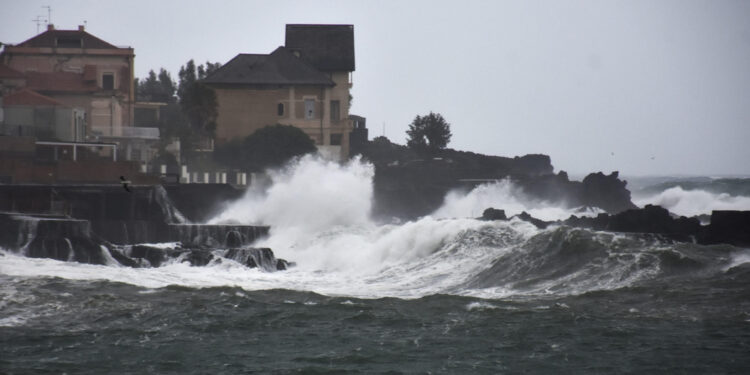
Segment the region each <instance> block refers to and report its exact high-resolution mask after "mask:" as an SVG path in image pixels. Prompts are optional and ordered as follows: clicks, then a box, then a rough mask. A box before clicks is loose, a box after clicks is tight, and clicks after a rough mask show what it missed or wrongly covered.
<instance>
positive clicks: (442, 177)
mask: <svg viewBox="0 0 750 375" xmlns="http://www.w3.org/2000/svg"><path fill="white" fill-rule="evenodd" d="M363 156H364V157H365V159H367V160H369V161H371V162H373V164H375V178H374V193H375V205H374V207H373V213H374V214H375V216H379V217H386V218H388V217H398V218H400V219H408V220H410V219H415V218H417V217H420V216H424V215H427V214H430V213H432V212H433V211H435V210H437V209H438V208H439V207H440V206H441V205H442V204H443V199H444V198H445V195H446V194H447V193H448V192H449V191H451V190H466V191H469V190H471V189H472V188H474V187H476V186H477V185H479V184H482V183H487V182H491V181H497V180H501V179H505V178H508V179H510V180H511V181H512V182H513V183H514V184H516V185H517V186H518V187H520V188H521V189H522V190H523V192H524V193H525V194H526V195H527V196H528V197H530V198H532V199H537V200H543V201H548V202H557V203H560V204H563V205H567V206H568V207H579V206H589V207H599V208H601V209H603V210H605V211H607V212H609V213H617V212H620V211H624V210H627V209H632V208H636V206H635V205H634V204H633V203H632V202H631V200H630V191H628V190H627V189H626V184H627V183H626V182H625V181H622V180H620V179H619V178H618V173H617V172H613V173H611V174H609V175H605V174H603V173H601V172H599V173H592V174H590V175H588V176H586V178H585V179H584V180H583V181H580V182H579V181H570V180H569V179H568V175H567V173H565V172H560V173H558V174H553V167H552V163H551V161H550V158H549V156H547V155H540V154H532V155H525V156H520V157H514V158H506V157H499V156H489V155H481V154H475V153H471V152H462V151H456V150H451V149H446V150H440V151H439V152H437V153H436V154H432V155H420V154H417V153H416V152H414V151H413V150H410V149H408V148H406V147H404V146H401V145H397V144H393V143H391V142H389V141H388V140H387V139H384V138H381V137H378V138H377V139H376V140H373V141H372V142H370V143H369V144H368V145H367V147H366V148H365V151H364V152H363Z"/></svg>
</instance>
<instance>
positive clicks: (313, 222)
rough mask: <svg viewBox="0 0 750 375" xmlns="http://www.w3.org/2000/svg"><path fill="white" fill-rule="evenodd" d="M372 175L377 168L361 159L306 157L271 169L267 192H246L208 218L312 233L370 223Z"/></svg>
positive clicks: (214, 221)
mask: <svg viewBox="0 0 750 375" xmlns="http://www.w3.org/2000/svg"><path fill="white" fill-rule="evenodd" d="M373 175H374V169H373V166H372V165H371V164H368V163H364V162H362V161H361V160H360V159H359V158H355V159H352V160H351V161H349V162H348V163H346V164H343V165H341V164H338V163H334V162H330V161H325V160H322V159H320V158H318V157H315V156H310V155H308V156H304V157H302V158H300V159H296V160H294V161H293V162H291V163H289V164H287V165H286V166H285V167H284V168H282V169H279V170H273V171H270V177H271V181H272V185H271V186H270V187H269V188H268V189H267V190H266V191H264V192H262V191H258V190H248V192H247V193H246V194H245V196H244V197H243V198H242V199H240V200H238V201H236V202H233V203H232V204H230V205H229V207H228V208H227V209H226V210H225V211H224V212H222V213H221V214H220V215H218V216H217V217H215V218H213V219H211V220H210V222H211V223H222V222H239V223H242V224H265V225H271V226H272V227H277V228H301V227H304V228H307V229H309V230H311V231H320V230H325V229H329V228H331V227H335V226H339V225H344V226H346V225H357V224H363V223H367V222H369V216H370V209H371V206H372V177H373Z"/></svg>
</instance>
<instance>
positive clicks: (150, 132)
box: [91, 126, 159, 139]
mask: <svg viewBox="0 0 750 375" xmlns="http://www.w3.org/2000/svg"><path fill="white" fill-rule="evenodd" d="M91 133H92V134H94V135H98V136H102V137H123V138H143V139H159V128H141V127H135V126H115V127H108V126H97V127H92V128H91Z"/></svg>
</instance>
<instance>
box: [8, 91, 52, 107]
mask: <svg viewBox="0 0 750 375" xmlns="http://www.w3.org/2000/svg"><path fill="white" fill-rule="evenodd" d="M3 105H4V106H8V105H63V104H62V103H60V102H58V101H57V100H55V99H52V98H50V97H49V96H44V95H42V94H40V93H38V92H34V91H31V90H29V89H23V90H20V91H16V92H14V93H12V94H8V95H5V96H3Z"/></svg>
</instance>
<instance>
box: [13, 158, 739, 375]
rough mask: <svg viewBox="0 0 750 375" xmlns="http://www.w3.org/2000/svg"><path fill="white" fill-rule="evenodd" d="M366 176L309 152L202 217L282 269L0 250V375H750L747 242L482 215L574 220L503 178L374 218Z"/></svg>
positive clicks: (686, 205) (683, 206)
mask: <svg viewBox="0 0 750 375" xmlns="http://www.w3.org/2000/svg"><path fill="white" fill-rule="evenodd" d="M372 175H373V169H372V167H371V166H370V165H368V164H366V163H361V162H359V161H353V162H351V163H349V164H347V165H344V166H339V165H336V164H330V163H325V162H321V161H318V160H315V159H311V158H305V159H302V160H300V161H298V162H297V163H295V164H293V165H290V166H289V167H288V168H287V169H284V170H281V171H277V172H276V173H275V174H274V175H273V176H272V180H273V184H272V185H271V186H270V187H269V188H268V189H266V190H265V191H249V192H248V193H247V195H246V196H245V197H244V198H242V199H241V200H239V201H237V202H231V203H228V205H227V207H226V210H225V211H224V212H223V213H221V214H220V215H218V216H217V217H216V218H214V219H212V220H211V222H212V223H244V224H253V223H264V224H270V225H271V226H272V229H271V233H270V235H269V237H268V238H266V239H263V240H261V241H260V243H258V244H257V245H258V246H268V247H271V248H273V250H274V252H275V253H276V255H277V256H279V257H282V258H285V259H288V260H290V261H294V262H296V264H297V265H296V266H295V267H293V268H291V269H289V270H287V271H282V272H263V271H260V270H257V269H248V268H245V267H243V266H241V265H239V264H237V263H234V262H232V261H231V260H225V261H222V262H214V263H211V264H209V265H208V266H206V267H190V266H189V265H187V264H186V263H179V262H176V261H175V262H173V263H169V264H166V265H164V266H162V267H158V268H142V269H133V268H127V267H118V266H113V265H109V266H98V265H87V264H78V263H72V262H59V261H54V260H49V259H32V258H26V257H23V256H22V255H21V254H17V253H14V252H11V251H5V250H0V373H18V374H26V373H70V374H73V373H76V374H78V373H90V374H101V373H134V374H135V373H137V374H140V373H175V374H177V373H179V374H182V373H195V374H203V373H226V374H236V373H254V372H257V373H347V374H348V373H393V374H397V373H445V374H464V373H486V374H496V373H519V372H530V373H554V374H557V373H656V372H663V373H695V374H705V373H738V374H741V373H748V372H749V371H750V355H749V354H748V353H750V249H744V248H737V247H733V246H728V245H716V246H700V245H694V244H685V243H671V242H665V241H663V240H661V239H659V238H658V237H655V236H649V235H644V234H622V233H607V232H595V231H589V230H584V229H578V228H570V227H565V226H553V227H550V228H548V229H545V230H539V229H537V228H535V227H534V226H532V225H530V224H528V223H526V222H523V221H519V220H511V221H508V222H483V221H478V220H475V219H473V218H472V217H476V216H479V215H480V214H481V211H482V210H483V209H484V208H486V207H488V206H494V207H497V208H505V209H506V212H508V214H509V215H512V214H515V213H519V212H520V211H522V210H526V211H528V212H530V213H532V215H535V216H537V217H540V218H544V219H548V220H551V219H557V218H564V217H567V216H568V215H569V214H570V213H572V212H576V214H578V215H580V214H581V210H578V209H577V208H564V207H562V206H559V205H556V204H554V203H550V202H538V201H533V200H530V199H528V197H525V196H524V195H523V192H521V191H518V189H516V188H515V187H514V186H513V185H512V184H511V183H510V182H507V181H501V182H499V183H495V184H491V185H484V186H480V187H478V188H477V189H475V190H474V191H472V192H469V193H468V194H459V193H452V194H449V195H448V196H447V197H446V200H445V204H444V205H443V207H441V208H440V209H439V210H438V211H436V212H435V213H434V214H433V215H430V216H428V217H424V218H421V219H420V220H416V221H411V222H397V221H394V222H385V223H384V222H374V221H373V220H371V219H370V215H369V212H370V209H371V205H372V198H371V197H372V183H371V179H372ZM659 183H662V182H659ZM677 187H678V186H677V185H674V186H671V185H670V186H665V187H664V188H662V189H659V188H656V189H652V190H648V189H644V190H642V192H643V194H642V195H640V196H638V197H637V199H636V201H637V202H638V203H639V204H645V203H655V202H657V201H660V202H662V203H667V204H670V205H671V206H670V207H667V208H670V210H676V211H680V210H684V212H692V211H691V210H694V211H696V212H700V213H707V212H710V209H713V208H716V207H732V208H738V209H742V207H743V206H742V204H743V203H742V202H743V199H750V198H748V197H747V196H742V195H732V194H731V193H732V192H726V191H715V190H711V189H706V188H705V186H704V187H703V188H695V187H694V186H679V189H680V190H675V189H676V188H677ZM670 189H672V190H671V191H670ZM639 191H641V190H639ZM695 194H709V196H710V197H711V199H708V200H707V202H703V201H698V200H696V199H694V198H693V195H695ZM722 194H725V195H722ZM667 197H671V198H670V199H667ZM674 197H677V198H674ZM726 205H728V206H726ZM701 210H703V211H701ZM705 210H708V211H707V212H706V211H705ZM583 212H584V213H585V214H591V215H595V214H597V212H596V211H595V210H584V211H583Z"/></svg>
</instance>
